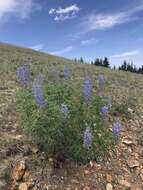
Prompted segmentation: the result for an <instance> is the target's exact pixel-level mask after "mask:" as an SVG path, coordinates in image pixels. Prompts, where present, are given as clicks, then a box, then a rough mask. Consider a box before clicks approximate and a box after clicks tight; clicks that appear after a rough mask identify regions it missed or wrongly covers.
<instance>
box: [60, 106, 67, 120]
mask: <svg viewBox="0 0 143 190" xmlns="http://www.w3.org/2000/svg"><path fill="white" fill-rule="evenodd" d="M61 112H62V114H63V116H64V118H65V119H66V118H67V117H68V116H69V109H68V106H67V105H66V104H62V105H61Z"/></svg>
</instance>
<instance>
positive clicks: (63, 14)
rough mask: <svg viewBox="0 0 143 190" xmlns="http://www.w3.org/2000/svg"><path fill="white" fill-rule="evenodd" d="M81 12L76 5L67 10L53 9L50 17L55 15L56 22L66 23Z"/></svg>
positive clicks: (50, 11)
mask: <svg viewBox="0 0 143 190" xmlns="http://www.w3.org/2000/svg"><path fill="white" fill-rule="evenodd" d="M79 11H80V8H79V7H78V6H77V5H76V4H74V5H71V6H68V7H65V8H61V7H60V8H58V9H55V8H52V9H50V10H49V14H50V15H54V16H55V17H54V20H55V21H64V20H67V19H73V18H75V17H76V15H77V13H78V12H79Z"/></svg>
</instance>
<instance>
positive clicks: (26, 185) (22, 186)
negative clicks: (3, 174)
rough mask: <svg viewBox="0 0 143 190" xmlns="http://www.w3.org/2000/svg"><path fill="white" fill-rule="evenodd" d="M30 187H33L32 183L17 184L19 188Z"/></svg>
mask: <svg viewBox="0 0 143 190" xmlns="http://www.w3.org/2000/svg"><path fill="white" fill-rule="evenodd" d="M32 187H34V184H33V183H21V184H20V185H19V190H30V189H31V188H32Z"/></svg>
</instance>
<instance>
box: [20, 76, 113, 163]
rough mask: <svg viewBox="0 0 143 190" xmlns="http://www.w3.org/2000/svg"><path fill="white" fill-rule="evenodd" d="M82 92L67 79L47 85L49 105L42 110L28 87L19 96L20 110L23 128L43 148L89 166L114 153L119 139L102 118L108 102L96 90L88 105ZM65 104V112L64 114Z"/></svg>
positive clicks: (44, 87)
mask: <svg viewBox="0 0 143 190" xmlns="http://www.w3.org/2000/svg"><path fill="white" fill-rule="evenodd" d="M79 89H82V87H78V88H75V87H73V85H72V83H71V81H68V80H64V79H62V80H61V81H60V82H57V83H52V82H49V83H46V84H44V85H43V93H44V101H45V102H47V105H46V104H43V105H44V106H43V107H40V106H39V105H38V104H37V102H36V99H35V97H34V95H33V90H31V88H27V89H26V88H25V89H22V90H21V91H20V92H19V93H18V99H17V109H18V113H19V121H20V125H21V127H22V128H23V129H24V131H25V132H26V133H27V134H28V135H31V136H32V137H33V140H34V141H35V142H36V143H38V144H40V145H42V147H43V148H44V151H45V152H46V153H47V155H49V156H51V155H55V154H57V153H62V154H63V155H64V156H65V158H68V159H70V160H73V161H76V162H78V163H87V162H88V161H90V160H93V159H96V158H98V157H99V156H103V155H104V154H105V153H107V152H108V151H109V150H112V149H113V148H114V145H115V137H114V135H113V133H112V131H111V130H110V129H109V125H108V122H105V121H103V120H102V118H101V114H100V111H101V108H102V107H103V106H104V105H105V104H106V102H105V101H103V100H102V98H101V97H99V96H97V95H96V92H95V91H93V92H92V98H91V97H88V95H89V94H87V98H91V99H88V100H90V103H89V104H88V103H87V102H86V101H85V97H84V93H83V90H79ZM89 91H90V88H89V86H88V88H87V92H88V93H90V92H89ZM42 98H43V97H42ZM42 101H43V99H42ZM61 105H62V106H63V108H64V109H65V110H63V111H62V109H63V108H61ZM64 111H65V112H66V113H64ZM89 128H90V130H91V134H92V143H91V146H90V147H89V148H87V147H85V146H84V133H85V131H86V129H89Z"/></svg>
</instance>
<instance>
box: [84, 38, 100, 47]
mask: <svg viewBox="0 0 143 190" xmlns="http://www.w3.org/2000/svg"><path fill="white" fill-rule="evenodd" d="M97 42H98V40H95V39H94V38H91V39H88V40H82V41H81V45H89V44H92V43H97Z"/></svg>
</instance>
